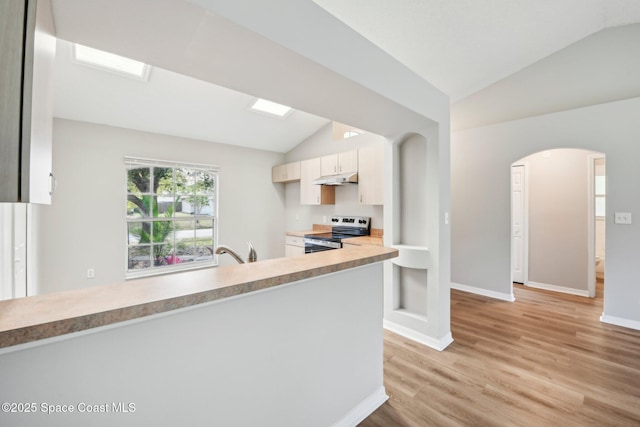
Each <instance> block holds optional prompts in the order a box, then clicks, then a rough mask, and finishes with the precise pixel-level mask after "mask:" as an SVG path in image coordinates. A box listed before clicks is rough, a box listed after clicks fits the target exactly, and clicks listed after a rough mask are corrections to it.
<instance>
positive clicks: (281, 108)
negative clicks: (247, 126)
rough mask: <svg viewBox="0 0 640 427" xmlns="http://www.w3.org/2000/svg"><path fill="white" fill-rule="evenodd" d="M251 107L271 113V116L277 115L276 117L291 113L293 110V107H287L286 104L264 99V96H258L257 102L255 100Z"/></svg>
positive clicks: (260, 111)
mask: <svg viewBox="0 0 640 427" xmlns="http://www.w3.org/2000/svg"><path fill="white" fill-rule="evenodd" d="M249 108H250V109H251V110H253V111H257V112H259V113H265V114H269V115H271V116H276V117H284V116H286V115H287V114H289V113H290V112H291V110H292V108H291V107H287V106H286V105H282V104H277V103H275V102H271V101H267V100H266V99H262V98H258V99H257V100H256V102H254V103H253V105H252V106H251V107H249Z"/></svg>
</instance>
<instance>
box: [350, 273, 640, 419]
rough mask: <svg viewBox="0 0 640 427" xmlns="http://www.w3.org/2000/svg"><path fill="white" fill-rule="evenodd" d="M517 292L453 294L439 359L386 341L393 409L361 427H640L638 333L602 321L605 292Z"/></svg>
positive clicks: (402, 342) (393, 338)
mask: <svg viewBox="0 0 640 427" xmlns="http://www.w3.org/2000/svg"><path fill="white" fill-rule="evenodd" d="M514 292H515V296H516V302H503V301H498V300H494V299H491V298H486V297H482V296H478V295H474V294H469V293H466V292H461V291H455V290H452V291H451V329H452V334H453V338H454V342H453V344H451V345H450V346H449V347H448V348H447V349H446V350H444V351H443V352H438V351H436V350H433V349H430V348H428V347H425V346H423V345H420V344H417V343H415V342H413V341H411V340H407V339H405V338H403V337H400V336H399V335H396V334H394V333H391V332H389V331H385V338H384V383H385V387H386V390H387V394H389V396H390V399H389V401H388V402H386V403H385V404H384V405H382V406H381V407H380V408H378V410H376V411H375V412H374V413H373V414H372V415H371V416H369V417H368V418H367V419H366V420H364V421H363V422H362V423H361V424H360V426H361V427H374V426H375V427H394V426H399V427H409V426H411V427H413V426H419V427H423V426H536V427H537V426H563V427H565V426H566V427H569V426H640V331H636V330H632V329H627V328H622V327H618V326H613V325H608V324H606V323H601V322H600V321H599V317H600V315H601V314H602V292H603V287H602V284H601V283H600V284H599V286H597V296H596V298H594V299H592V298H583V297H578V296H571V295H564V294H559V293H555V292H548V291H542V290H536V289H531V288H525V287H524V286H522V285H514Z"/></svg>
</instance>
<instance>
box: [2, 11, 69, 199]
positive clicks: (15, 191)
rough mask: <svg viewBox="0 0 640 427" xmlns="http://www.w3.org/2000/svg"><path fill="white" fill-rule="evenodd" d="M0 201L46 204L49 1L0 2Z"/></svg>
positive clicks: (51, 54) (51, 48) (51, 47)
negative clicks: (0, 56)
mask: <svg viewBox="0 0 640 427" xmlns="http://www.w3.org/2000/svg"><path fill="white" fill-rule="evenodd" d="M0 52H2V62H0V202H29V203H43V204H50V203H51V194H52V193H53V190H54V187H55V179H54V178H53V175H52V173H51V147H52V144H51V141H52V134H53V81H52V78H53V65H54V60H55V52H56V38H55V30H54V26H53V18H52V14H51V3H50V1H49V0H37V1H36V0H24V1H4V0H3V1H0Z"/></svg>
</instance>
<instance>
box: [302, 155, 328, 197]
mask: <svg viewBox="0 0 640 427" xmlns="http://www.w3.org/2000/svg"><path fill="white" fill-rule="evenodd" d="M320 163H321V162H320V159H319V158H315V159H309V160H303V161H301V162H300V204H301V205H333V204H335V203H336V188H335V187H332V186H326V185H316V184H314V183H313V180H314V179H317V178H319V177H320V175H321V167H320Z"/></svg>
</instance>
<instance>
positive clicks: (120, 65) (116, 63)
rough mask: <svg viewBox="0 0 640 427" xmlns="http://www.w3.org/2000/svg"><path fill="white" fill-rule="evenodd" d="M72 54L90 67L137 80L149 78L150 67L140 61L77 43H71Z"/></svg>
mask: <svg viewBox="0 0 640 427" xmlns="http://www.w3.org/2000/svg"><path fill="white" fill-rule="evenodd" d="M73 55H74V59H75V60H76V61H77V62H79V63H81V64H84V65H88V66H90V67H94V68H97V69H100V70H103V71H109V72H112V73H116V74H120V75H123V76H127V77H133V78H136V79H139V80H144V81H148V80H149V72H150V70H151V67H149V66H148V65H147V64H145V63H143V62H140V61H135V60H133V59H129V58H125V57H124V56H120V55H115V54H113V53H109V52H105V51H103V50H98V49H94V48H92V47H88V46H83V45H81V44H77V43H76V44H74V45H73Z"/></svg>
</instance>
